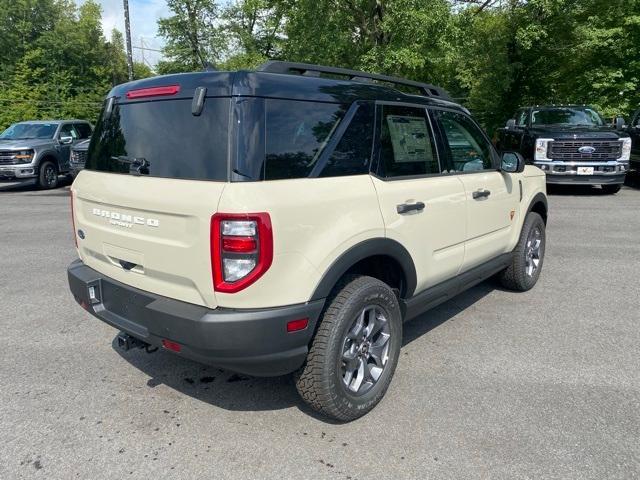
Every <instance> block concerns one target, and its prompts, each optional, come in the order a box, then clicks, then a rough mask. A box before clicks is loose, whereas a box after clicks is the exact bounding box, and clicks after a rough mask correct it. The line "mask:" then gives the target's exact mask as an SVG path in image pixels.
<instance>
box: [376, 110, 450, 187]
mask: <svg viewBox="0 0 640 480" xmlns="http://www.w3.org/2000/svg"><path fill="white" fill-rule="evenodd" d="M379 123H380V145H379V166H378V174H379V175H380V176H382V177H386V178H389V177H404V176H413V175H431V174H438V173H440V172H441V170H440V164H439V162H438V156H437V152H436V147H435V142H434V137H433V132H432V131H431V125H430V124H429V120H428V118H427V113H426V110H425V109H424V108H420V107H408V106H399V105H383V106H382V115H381V119H380V122H379Z"/></svg>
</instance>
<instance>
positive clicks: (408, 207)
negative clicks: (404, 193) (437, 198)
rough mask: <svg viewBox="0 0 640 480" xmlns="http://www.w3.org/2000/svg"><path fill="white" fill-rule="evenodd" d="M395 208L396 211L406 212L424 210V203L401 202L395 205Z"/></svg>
mask: <svg viewBox="0 0 640 480" xmlns="http://www.w3.org/2000/svg"><path fill="white" fill-rule="evenodd" d="M396 210H397V211H398V213H407V212H411V211H414V210H415V211H417V212H419V211H421V210H424V203H423V202H416V203H401V204H400V205H398V206H396Z"/></svg>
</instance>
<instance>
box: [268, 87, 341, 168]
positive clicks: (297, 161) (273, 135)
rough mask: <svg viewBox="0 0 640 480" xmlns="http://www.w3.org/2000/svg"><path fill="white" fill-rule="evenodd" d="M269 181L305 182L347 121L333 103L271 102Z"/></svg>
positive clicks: (269, 102) (275, 100)
mask: <svg viewBox="0 0 640 480" xmlns="http://www.w3.org/2000/svg"><path fill="white" fill-rule="evenodd" d="M265 110H266V113H265V126H266V127H265V128H266V147H265V148H266V157H265V159H266V166H265V171H264V179H265V180H278V179H287V178H305V177H307V176H309V173H311V171H312V170H313V167H314V166H315V165H316V162H317V161H318V159H319V157H320V154H321V153H322V150H323V149H324V147H325V146H326V144H327V142H328V141H329V138H330V137H331V135H332V134H333V132H334V131H335V129H336V128H337V126H338V124H339V123H340V120H341V119H342V118H343V117H344V114H345V106H343V105H340V104H333V103H319V102H305V101H296V100H279V99H267V100H266V106H265Z"/></svg>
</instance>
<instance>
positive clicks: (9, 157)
mask: <svg viewBox="0 0 640 480" xmlns="http://www.w3.org/2000/svg"><path fill="white" fill-rule="evenodd" d="M14 163H15V152H11V151H0V165H13V164H14Z"/></svg>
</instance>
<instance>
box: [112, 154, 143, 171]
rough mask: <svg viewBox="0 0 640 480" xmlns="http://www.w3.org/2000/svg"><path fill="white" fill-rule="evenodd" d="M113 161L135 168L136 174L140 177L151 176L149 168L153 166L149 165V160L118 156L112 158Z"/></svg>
mask: <svg viewBox="0 0 640 480" xmlns="http://www.w3.org/2000/svg"><path fill="white" fill-rule="evenodd" d="M111 160H115V161H117V162H120V163H128V164H129V165H130V166H131V167H133V168H135V173H136V174H138V175H148V174H149V167H150V166H151V163H149V160H147V159H146V158H143V157H127V156H126V155H118V156H115V157H111ZM132 173H133V172H132Z"/></svg>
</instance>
